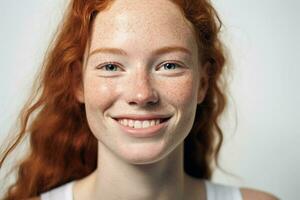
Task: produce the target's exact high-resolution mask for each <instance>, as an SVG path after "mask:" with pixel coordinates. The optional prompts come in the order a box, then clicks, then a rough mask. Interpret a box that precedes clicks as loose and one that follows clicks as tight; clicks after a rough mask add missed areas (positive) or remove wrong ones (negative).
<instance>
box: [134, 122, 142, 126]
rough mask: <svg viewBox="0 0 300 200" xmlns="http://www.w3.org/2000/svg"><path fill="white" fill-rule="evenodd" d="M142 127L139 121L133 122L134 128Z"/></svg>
mask: <svg viewBox="0 0 300 200" xmlns="http://www.w3.org/2000/svg"><path fill="white" fill-rule="evenodd" d="M141 127H142V122H141V121H137V120H136V121H134V128H141Z"/></svg>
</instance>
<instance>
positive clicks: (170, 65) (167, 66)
mask: <svg viewBox="0 0 300 200" xmlns="http://www.w3.org/2000/svg"><path fill="white" fill-rule="evenodd" d="M178 66H179V65H178V64H176V63H165V64H163V68H164V69H166V70H172V69H176V68H178Z"/></svg>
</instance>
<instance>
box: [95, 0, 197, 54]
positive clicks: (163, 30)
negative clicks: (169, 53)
mask: <svg viewBox="0 0 300 200" xmlns="http://www.w3.org/2000/svg"><path fill="white" fill-rule="evenodd" d="M195 41H196V40H195V37H194V32H193V28H192V25H191V24H190V23H189V22H188V21H187V20H186V19H185V17H184V16H183V14H182V13H181V11H180V9H179V8H178V7H177V5H175V4H174V3H172V2H171V1H168V0H151V1H149V0H116V1H114V2H113V3H112V4H111V6H110V7H109V8H108V9H106V10H104V11H101V12H100V13H98V15H97V16H96V18H95V21H94V24H93V31H92V38H91V46H90V51H93V50H94V49H96V48H99V47H116V48H125V49H126V50H128V51H130V50H132V51H133V52H135V53H136V52H137V51H138V52H140V53H142V52H147V51H152V50H153V49H156V48H160V47H162V46H172V45H175V46H184V47H186V48H189V49H190V50H191V51H195V50H196V49H197V46H196V42H195ZM129 53H130V52H129Z"/></svg>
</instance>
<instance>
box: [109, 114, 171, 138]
mask: <svg viewBox="0 0 300 200" xmlns="http://www.w3.org/2000/svg"><path fill="white" fill-rule="evenodd" d="M169 120H170V119H168V120H167V121H164V122H162V123H160V124H157V125H154V126H150V127H148V128H131V127H128V126H124V125H122V124H121V123H119V122H118V121H117V120H115V119H114V121H115V122H117V124H118V125H119V127H120V128H121V130H122V131H123V132H125V133H127V134H128V135H130V136H133V137H137V138H148V137H153V136H156V135H158V134H159V132H160V130H162V129H163V128H164V127H166V126H167V123H168V122H169Z"/></svg>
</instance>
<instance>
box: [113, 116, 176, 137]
mask: <svg viewBox="0 0 300 200" xmlns="http://www.w3.org/2000/svg"><path fill="white" fill-rule="evenodd" d="M145 118H146V117H144V119H141V118H139V119H138V117H131V118H129V117H126V118H123V117H120V118H113V119H114V121H115V122H117V124H118V126H119V127H120V129H121V130H122V132H125V133H127V134H129V135H131V136H134V137H152V136H154V135H157V134H158V133H159V132H160V130H162V129H163V128H164V127H166V126H167V124H168V122H169V120H170V118H171V117H160V118H158V117H154V118H153V117H152V118H149V117H148V118H147V119H145Z"/></svg>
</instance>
